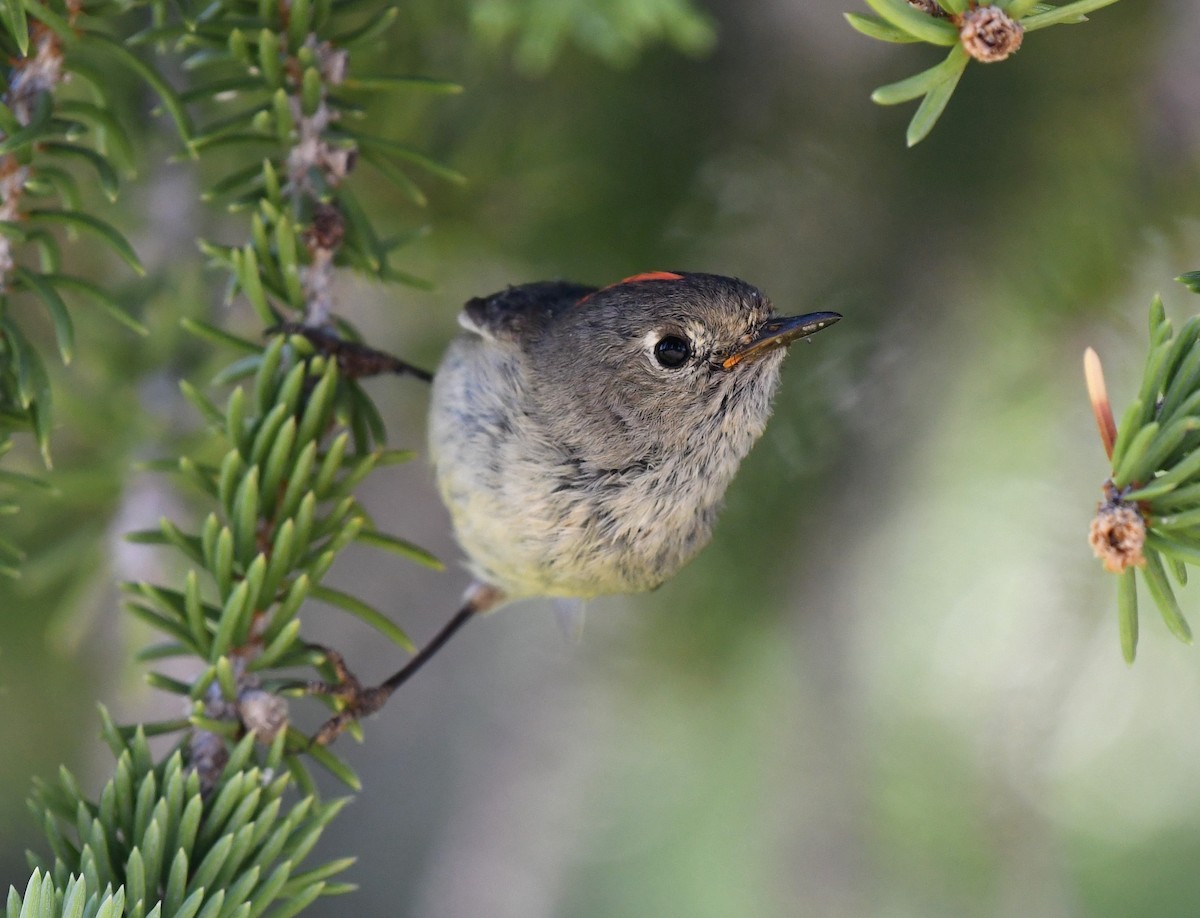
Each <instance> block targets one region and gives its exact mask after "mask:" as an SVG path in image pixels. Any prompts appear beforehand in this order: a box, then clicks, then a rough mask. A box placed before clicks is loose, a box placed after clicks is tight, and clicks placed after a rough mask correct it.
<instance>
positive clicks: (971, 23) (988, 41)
mask: <svg viewBox="0 0 1200 918" xmlns="http://www.w3.org/2000/svg"><path fill="white" fill-rule="evenodd" d="M958 37H959V39H960V40H961V41H962V45H963V48H964V49H965V50H966V52H967V53H968V54H969V55H971V57H973V58H975V60H977V61H982V62H983V63H985V64H990V63H993V62H995V61H1002V60H1004V59H1005V58H1006V57H1008V56H1009V55H1010V54H1012V53H1013V52H1014V51H1016V50H1017V49H1018V48H1020V47H1021V40H1022V39H1023V38H1024V37H1025V27H1024V26H1022V25H1021V23H1019V22H1017V21H1016V20H1015V19H1013V18H1012V17H1011V16H1009V15H1008V14H1007V13H1006V12H1004V10H1002V9H1000V8H999V7H998V6H977V7H974V8H972V9H969V10H967V11H966V12H965V13H963V16H962V25H961V26H960V27H959V30H958Z"/></svg>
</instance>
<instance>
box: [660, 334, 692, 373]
mask: <svg viewBox="0 0 1200 918" xmlns="http://www.w3.org/2000/svg"><path fill="white" fill-rule="evenodd" d="M691 356H692V346H691V345H690V344H688V342H687V339H686V338H680V337H679V336H678V335H664V336H663V337H661V338H659V339H658V343H657V344H656V345H654V359H655V360H657V361H658V362H659V363H660V364H661V365H662V366H664V367H666V368H667V369H669V370H673V369H675V368H676V367H681V366H683V365H684V364H685V363H687V359H688V358H689V357H691Z"/></svg>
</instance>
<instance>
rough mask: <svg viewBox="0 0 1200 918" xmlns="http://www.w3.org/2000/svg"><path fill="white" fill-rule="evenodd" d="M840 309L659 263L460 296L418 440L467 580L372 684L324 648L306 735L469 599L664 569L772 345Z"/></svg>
mask: <svg viewBox="0 0 1200 918" xmlns="http://www.w3.org/2000/svg"><path fill="white" fill-rule="evenodd" d="M840 318H841V316H839V315H838V314H837V313H833V312H816V313H810V314H808V315H801V316H794V317H781V316H779V315H777V314H776V311H775V308H774V307H773V306H772V305H771V302H770V301H769V300H768V299H767V298H766V297H765V296H763V294H762V293H760V292H759V291H758V290H757V289H756V288H755V287H752V286H751V285H750V284H747V283H745V282H743V281H740V280H736V279H734V278H730V277H722V276H719V275H715V274H695V273H675V272H665V271H656V272H652V273H648V274H638V275H635V276H633V277H629V278H626V279H625V280H623V281H621V282H619V283H616V284H613V285H611V286H608V287H604V288H601V289H596V288H593V287H587V286H582V285H579V284H572V283H565V282H560V281H544V282H540V283H533V284H525V285H522V286H519V287H510V288H508V289H507V290H504V291H502V292H500V293H496V294H493V295H491V296H487V297H480V298H477V299H473V300H471V301H469V302H468V303H467V304H466V307H465V308H464V309H463V312H462V313H461V315H460V316H459V324H460V325H462V326H463V332H462V333H461V334H460V335H459V336H458V337H457V338H456V339H455V340H454V341H453V342H452V343H451V344H450V346H449V348H448V349H447V350H446V354H445V357H444V358H443V359H442V362H441V364H440V366H439V367H438V369H437V371H436V373H435V374H434V380H433V397H432V402H431V406H430V423H429V446H430V455H431V458H432V461H433V465H434V469H435V472H436V477H437V483H438V488H439V490H440V492H441V495H442V499H443V500H444V501H445V503H446V506H447V507H448V508H449V510H450V515H451V518H452V520H453V523H454V530H455V534H456V535H457V537H458V541H459V544H460V545H461V546H462V548H463V551H464V552H465V553H466V555H467V560H468V566H469V567H470V570H471V572H472V574H473V575H474V577H475V582H474V583H473V584H472V586H471V587H470V588H469V589H468V591H467V594H466V596H465V597H464V600H463V605H462V607H461V608H460V610H459V611H458V613H457V614H456V615H455V616H454V618H452V619H451V620H450V622H449V623H448V624H447V625H446V626H445V627H444V628H443V629H442V631H441V632H439V634H438V635H437V636H436V637H435V638H434V639H433V641H432V642H431V643H430V644H429V645H427V646H426V647H425V648H424V649H423V650H422V651H421V652H420V653H418V654H417V656H415V657H414V658H413V659H412V660H411V661H410V662H409V664H408V666H406V667H405V668H404V669H403V670H401V671H400V672H398V673H396V675H394V676H393V677H392V678H391V679H388V680H387V681H385V682H384V683H382V684H381V685H379V686H378V687H376V688H372V689H363V688H362V687H361V686H359V685H358V683H357V681H348V680H353V677H352V676H350V675H349V674H348V673H346V672H345V670H344V667H341V664H340V661H336V662H337V663H338V665H339V667H340V672H339V676H341V677H343V684H344V685H348V686H349V688H347V689H346V690H345V691H343V692H339V694H342V696H343V697H344V698H345V700H346V702H347V706H346V709H345V710H344V711H343V712H342V714H341V715H339V717H337V718H334V719H333V720H331V721H330V722H329V724H327V725H326V727H325V728H323V730H322V732H321V733H320V734H318V741H328V739H331V738H332V737H333V736H336V735H337V732H340V730H341V729H342V728H344V726H345V725H346V724H347V723H349V722H350V721H351V720H353V719H355V718H357V717H360V716H362V715H364V714H368V713H371V712H372V711H374V710H376V709H378V708H379V707H381V706H382V704H383V703H384V701H386V699H387V697H388V696H390V694H391V693H392V692H393V691H394V690H395V689H396V688H397V687H398V686H399V685H400V684H401V683H403V682H404V681H406V680H407V679H408V678H409V677H410V676H411V675H412V674H413V673H414V672H415V671H416V670H417V669H418V668H419V667H420V666H421V665H423V664H424V662H425V661H426V660H427V659H429V657H430V656H432V655H433V653H435V652H436V651H437V650H438V649H439V648H440V647H441V646H442V644H444V643H445V642H446V641H447V640H448V639H449V638H450V636H451V635H453V634H454V633H455V632H456V631H457V630H458V629H459V628H460V627H461V626H462V625H463V624H465V623H466V622H467V621H468V620H469V619H470V618H472V617H474V616H475V615H478V614H481V613H483V612H487V611H490V610H492V609H495V608H496V607H498V606H500V605H502V604H503V603H505V602H509V601H512V600H519V599H527V598H531V597H550V598H553V599H556V600H559V601H560V604H561V602H562V601H565V603H566V607H567V608H572V607H573V608H580V607H581V606H580V601H582V600H584V599H588V598H591V597H594V596H601V595H606V594H612V593H636V592H642V591H645V590H652V589H654V588H655V587H657V586H659V585H661V584H662V583H664V582H665V581H666V580H668V579H670V578H671V577H672V576H674V575H675V574H676V573H677V572H678V571H679V570H680V568H682V567H683V566H684V565H685V564H686V563H687V562H688V561H690V560H691V559H692V558H693V557H694V556H695V554H696V553H697V552H698V551H700V549H701V548H703V547H704V546H705V545H706V544H707V543H708V541H709V538H710V536H711V533H712V528H713V524H714V522H715V521H716V517H717V513H718V511H719V510H720V507H721V503H722V500H723V498H724V495H725V490H726V488H727V487H728V486H729V483H730V482H731V481H732V480H733V477H734V475H735V474H736V472H737V469H738V466H739V464H740V463H741V461H742V459H743V458H744V457H745V456H746V454H747V453H748V452H749V451H750V448H751V447H752V446H753V445H754V442H755V441H756V440H757V439H758V438H759V437H760V436H761V435H762V432H763V430H764V428H765V427H766V423H767V418H768V417H769V416H770V413H771V403H772V400H773V398H774V396H775V392H776V390H777V389H778V386H779V369H780V365H781V364H782V363H783V358H784V355H785V354H786V352H787V346H788V345H789V344H791V343H792V342H794V341H797V340H799V339H800V338H804V337H807V336H809V335H812V334H814V333H816V332H818V331H820V330H821V329H823V328H828V327H829V326H830V325H832V324H833V323H834V322H836V321H838V320H839V319H840Z"/></svg>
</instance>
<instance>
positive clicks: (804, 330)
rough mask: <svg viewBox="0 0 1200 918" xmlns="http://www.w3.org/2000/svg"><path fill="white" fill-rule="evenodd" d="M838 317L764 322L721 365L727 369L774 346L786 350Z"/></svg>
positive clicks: (822, 314) (814, 314)
mask: <svg viewBox="0 0 1200 918" xmlns="http://www.w3.org/2000/svg"><path fill="white" fill-rule="evenodd" d="M840 318H841V316H840V315H839V314H838V313H836V312H810V313H809V314H808V315H805V316H785V317H781V318H778V319H768V320H767V321H766V322H764V323H763V324H762V327H760V328H759V330H758V334H757V335H755V336H754V337H753V338H752V339H750V341H749V342H748V343H746V344H745V345H743V346H742V347H740V348H739V349H738V350H736V351H734V352H733V353H732V354H730V355H729V356H728V357H726V358H725V360H724V361H722V363H721V366H722V367H724V368H725V369H726V370H731V369H733V368H734V367H735V366H737V365H738V364H739V363H741V362H742V361H743V360H754V359H755V358H758V357H761V356H763V355H764V354H766V353H769V352H770V351H772V350H774V349H775V348H777V347H787V346H788V345H789V344H791V343H792V342H793V341H799V340H800V339H801V338H807V337H808V336H809V335H815V334H816V333H817V332H819V331H820V330H821V329H822V328H828V327H829V326H830V325H832V324H833V323H834V322H836V321H838V319H840Z"/></svg>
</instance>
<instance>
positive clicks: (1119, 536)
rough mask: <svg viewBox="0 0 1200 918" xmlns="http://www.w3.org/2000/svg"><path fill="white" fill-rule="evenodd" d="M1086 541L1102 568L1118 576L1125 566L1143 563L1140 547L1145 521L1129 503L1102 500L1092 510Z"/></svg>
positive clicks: (1144, 530) (1142, 542) (1143, 540)
mask: <svg viewBox="0 0 1200 918" xmlns="http://www.w3.org/2000/svg"><path fill="white" fill-rule="evenodd" d="M1088 541H1089V542H1091V544H1092V551H1094V552H1095V553H1096V557H1097V558H1099V559H1100V560H1101V561H1103V562H1104V569H1105V570H1107V571H1110V572H1111V573H1114V574H1119V573H1121V572H1122V571H1124V570H1125V568H1127V567H1142V566H1144V565H1145V563H1146V559H1145V557H1144V556H1143V555H1142V546H1143V545H1144V544H1145V543H1146V521H1145V520H1144V519H1142V515H1141V514H1140V513H1138V511H1137V508H1136V507H1133V506H1132V505H1130V504H1120V503H1117V504H1114V503H1110V502H1108V501H1104V502H1103V503H1101V504H1100V507H1099V509H1098V510H1097V511H1096V516H1095V518H1094V519H1093V520H1092V525H1091V529H1090V531H1089V532H1088Z"/></svg>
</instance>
